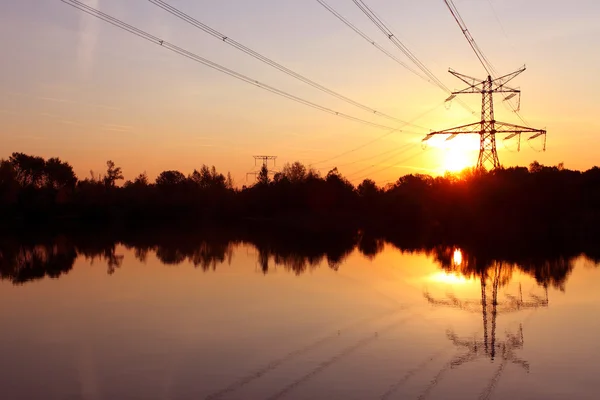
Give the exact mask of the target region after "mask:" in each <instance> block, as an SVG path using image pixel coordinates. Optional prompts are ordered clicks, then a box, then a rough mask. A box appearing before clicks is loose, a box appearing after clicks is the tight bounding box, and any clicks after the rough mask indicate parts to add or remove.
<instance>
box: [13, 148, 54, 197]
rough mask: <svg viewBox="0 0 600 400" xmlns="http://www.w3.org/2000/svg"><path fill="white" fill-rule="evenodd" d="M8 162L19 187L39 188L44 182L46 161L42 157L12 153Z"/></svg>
mask: <svg viewBox="0 0 600 400" xmlns="http://www.w3.org/2000/svg"><path fill="white" fill-rule="evenodd" d="M10 162H11V164H12V166H13V168H14V171H15V175H16V179H17V182H18V183H19V185H20V186H21V187H28V186H30V187H34V188H39V187H41V186H43V184H44V176H45V166H46V161H44V159H43V158H42V157H36V156H28V155H27V154H23V153H13V154H12V155H11V156H10Z"/></svg>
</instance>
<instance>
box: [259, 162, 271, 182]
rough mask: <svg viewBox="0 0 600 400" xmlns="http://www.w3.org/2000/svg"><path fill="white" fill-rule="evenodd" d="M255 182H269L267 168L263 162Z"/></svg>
mask: <svg viewBox="0 0 600 400" xmlns="http://www.w3.org/2000/svg"><path fill="white" fill-rule="evenodd" d="M256 184H257V185H265V186H266V185H268V184H269V169H268V168H267V166H266V165H265V164H263V165H262V167H260V172H259V173H258V178H257V182H256Z"/></svg>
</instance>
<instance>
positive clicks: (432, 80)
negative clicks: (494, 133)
mask: <svg viewBox="0 0 600 400" xmlns="http://www.w3.org/2000/svg"><path fill="white" fill-rule="evenodd" d="M353 1H354V0H353ZM317 2H318V3H319V4H321V5H322V6H323V7H324V8H325V9H326V10H327V11H329V12H330V13H331V14H333V15H334V16H335V17H336V18H337V19H339V20H340V21H341V22H343V23H344V24H345V25H346V26H348V27H349V28H350V29H352V30H353V31H354V32H356V33H357V34H358V35H359V36H361V37H362V38H363V39H365V40H366V41H367V42H369V43H370V44H372V45H373V46H375V47H376V48H377V49H379V50H380V51H381V52H383V53H384V54H385V55H386V56H388V57H389V58H391V59H392V60H394V61H396V62H397V63H399V64H400V65H402V66H403V67H404V68H407V69H408V70H409V71H411V72H412V73H413V74H415V75H417V76H418V77H420V78H421V79H423V80H425V81H427V82H429V83H431V84H432V85H435V86H437V87H438V88H440V89H442V90H443V91H444V92H446V93H447V94H451V93H452V91H451V90H450V89H449V88H448V87H447V86H446V85H444V84H443V83H442V82H441V81H440V80H439V79H438V78H437V77H436V76H435V75H434V74H433V73H432V72H431V71H430V70H429V69H428V68H427V67H426V66H425V65H424V64H423V63H422V62H420V61H419V60H418V59H417V58H416V57H415V56H414V54H412V52H410V50H408V48H407V47H406V46H404V44H402V43H401V42H400V41H399V40H397V39H396V38H395V36H394V35H393V33H392V32H391V31H389V30H387V31H386V29H387V28H386V27H384V26H381V25H380V24H378V23H375V24H376V25H377V26H378V27H379V28H380V29H382V28H383V32H384V34H385V35H386V36H387V37H388V39H390V40H392V42H393V43H394V44H395V45H396V46H397V47H398V46H399V48H400V49H401V51H402V52H403V53H404V54H405V55H406V56H407V57H408V58H409V59H410V60H411V61H412V62H413V63H415V64H416V65H417V67H419V69H421V71H422V72H423V73H424V75H425V76H423V75H421V74H420V73H418V72H416V71H415V70H414V69H412V68H410V67H408V66H407V65H406V64H405V63H404V62H402V61H400V60H399V59H398V58H397V57H396V56H394V55H393V54H391V53H390V52H389V51H388V50H386V49H385V48H384V47H382V46H381V45H380V44H378V43H377V42H375V41H374V40H373V39H371V38H370V37H369V36H367V34H365V33H364V32H363V31H361V30H360V29H359V28H357V27H356V25H354V24H352V23H351V22H350V21H348V20H347V19H346V18H345V17H344V16H342V15H341V14H340V13H339V12H338V11H336V10H335V9H334V8H333V7H332V6H331V5H329V4H327V3H326V2H325V1H324V0H317ZM355 3H356V4H357V5H359V4H358V3H357V2H356V1H355ZM361 3H362V2H361ZM363 4H364V3H363ZM363 4H361V5H359V8H361V10H363V12H365V13H366V14H367V16H368V17H369V18H370V19H371V20H372V21H373V20H375V21H376V20H377V19H376V18H372V17H370V16H369V15H370V13H369V12H368V10H370V9H368V7H365V6H366V5H364V6H363ZM375 21H374V22H375ZM457 101H458V102H459V104H460V105H461V106H462V107H463V108H465V110H467V111H468V112H469V113H470V114H475V111H474V110H473V109H472V108H471V107H469V105H468V104H466V103H465V102H464V101H462V100H460V99H458V100H457Z"/></svg>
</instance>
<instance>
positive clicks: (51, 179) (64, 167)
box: [44, 158, 77, 190]
mask: <svg viewBox="0 0 600 400" xmlns="http://www.w3.org/2000/svg"><path fill="white" fill-rule="evenodd" d="M44 173H45V181H46V182H45V185H46V187H48V188H52V189H56V190H59V189H63V188H70V189H72V188H74V187H75V185H76V184H77V175H75V172H73V167H72V166H71V165H70V164H69V163H68V162H62V161H61V160H60V159H59V158H51V159H49V160H48V161H46V164H45V166H44Z"/></svg>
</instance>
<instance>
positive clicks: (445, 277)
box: [429, 271, 469, 285]
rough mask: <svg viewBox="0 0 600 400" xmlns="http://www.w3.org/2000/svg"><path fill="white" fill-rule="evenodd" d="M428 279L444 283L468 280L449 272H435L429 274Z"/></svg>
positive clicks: (452, 283)
mask: <svg viewBox="0 0 600 400" xmlns="http://www.w3.org/2000/svg"><path fill="white" fill-rule="evenodd" d="M429 280H431V281H434V282H439V283H446V284H451V285H457V284H458V285H461V284H465V283H467V282H469V279H467V278H465V277H464V276H462V275H458V274H449V273H447V272H443V271H440V272H436V273H434V274H432V275H430V276H429Z"/></svg>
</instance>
